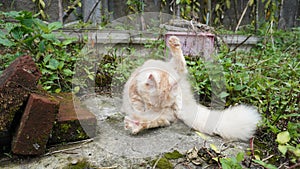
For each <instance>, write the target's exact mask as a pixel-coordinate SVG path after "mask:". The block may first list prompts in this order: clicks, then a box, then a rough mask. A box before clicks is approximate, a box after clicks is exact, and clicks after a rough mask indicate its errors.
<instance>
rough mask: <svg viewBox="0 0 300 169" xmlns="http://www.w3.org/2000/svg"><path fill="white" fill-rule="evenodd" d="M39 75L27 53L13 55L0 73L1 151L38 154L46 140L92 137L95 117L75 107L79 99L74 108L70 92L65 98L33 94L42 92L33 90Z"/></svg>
mask: <svg viewBox="0 0 300 169" xmlns="http://www.w3.org/2000/svg"><path fill="white" fill-rule="evenodd" d="M40 76H41V73H40V71H39V70H38V68H37V67H36V65H35V63H34V61H33V60H32V58H31V57H29V56H22V57H19V58H17V59H16V60H15V61H14V62H13V63H12V64H11V65H10V66H9V67H8V68H7V69H5V70H4V71H3V74H2V75H1V76H0V149H1V150H6V151H7V150H8V149H9V150H12V152H13V153H15V154H19V155H41V154H43V153H45V151H46V146H47V143H50V144H58V143H62V142H70V141H76V140H82V139H86V138H89V137H94V135H95V130H96V118H95V116H94V115H93V114H92V113H90V112H89V111H88V110H87V109H85V108H83V107H81V106H79V107H78V105H80V103H79V102H76V104H77V108H75V107H74V103H73V101H72V94H66V97H65V98H64V96H63V97H61V96H59V97H57V96H56V97H54V96H49V95H48V94H46V93H44V94H36V93H43V92H37V86H36V85H37V82H38V80H39V78H40ZM66 126H68V127H69V128H66ZM53 127H54V128H53ZM52 129H53V131H52ZM50 135H51V137H50Z"/></svg>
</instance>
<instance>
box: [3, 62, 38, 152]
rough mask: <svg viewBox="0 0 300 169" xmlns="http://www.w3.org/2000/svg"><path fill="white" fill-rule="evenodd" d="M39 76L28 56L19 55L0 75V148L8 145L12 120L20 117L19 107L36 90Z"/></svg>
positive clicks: (12, 125)
mask: <svg viewBox="0 0 300 169" xmlns="http://www.w3.org/2000/svg"><path fill="white" fill-rule="evenodd" d="M40 77H41V72H40V71H39V70H38V67H37V66H36V64H35V62H34V61H33V59H32V58H31V57H30V56H21V57H18V58H17V59H16V60H15V61H13V62H12V63H11V64H10V65H9V66H8V67H7V68H6V69H5V70H4V71H3V72H2V74H1V76H0V149H1V150H2V149H7V148H6V147H7V146H8V145H10V141H11V135H10V133H11V132H12V131H13V130H14V126H15V124H13V123H14V122H18V119H17V118H18V117H21V115H22V111H20V109H21V108H22V106H23V105H24V103H25V102H26V101H27V99H28V96H29V93H31V92H32V91H34V90H36V84H37V82H38V80H39V78H40Z"/></svg>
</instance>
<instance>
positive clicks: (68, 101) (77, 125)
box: [48, 93, 97, 145]
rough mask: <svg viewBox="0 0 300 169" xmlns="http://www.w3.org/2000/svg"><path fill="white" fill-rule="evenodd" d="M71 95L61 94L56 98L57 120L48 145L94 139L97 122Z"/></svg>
mask: <svg viewBox="0 0 300 169" xmlns="http://www.w3.org/2000/svg"><path fill="white" fill-rule="evenodd" d="M73 97H75V96H72V93H61V94H60V95H59V96H57V98H56V99H57V100H58V101H59V102H60V106H59V112H58V114H57V120H56V121H55V124H54V127H53V130H52V134H51V137H50V138H49V142H48V144H50V145H53V144H59V143H64V142H72V141H79V140H84V139H87V138H92V137H95V134H96V126H97V120H96V117H95V115H94V114H93V113H91V112H90V111H89V110H88V109H87V108H85V107H84V106H82V105H81V103H80V101H79V100H78V99H76V98H74V99H73Z"/></svg>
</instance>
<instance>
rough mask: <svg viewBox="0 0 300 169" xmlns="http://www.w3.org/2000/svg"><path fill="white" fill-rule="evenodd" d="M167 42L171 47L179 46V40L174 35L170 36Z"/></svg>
mask: <svg viewBox="0 0 300 169" xmlns="http://www.w3.org/2000/svg"><path fill="white" fill-rule="evenodd" d="M168 43H169V46H170V47H171V48H180V40H179V39H178V38H177V37H176V36H171V37H170V38H169V42H168Z"/></svg>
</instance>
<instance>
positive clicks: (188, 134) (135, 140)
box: [0, 96, 247, 169]
mask: <svg viewBox="0 0 300 169" xmlns="http://www.w3.org/2000/svg"><path fill="white" fill-rule="evenodd" d="M83 103H84V104H85V105H86V106H87V107H88V108H89V110H90V111H91V112H93V113H94V115H95V116H96V117H97V134H96V137H95V138H94V139H93V141H92V142H84V143H81V144H75V145H72V146H65V147H59V150H57V149H55V150H53V151H52V153H53V154H51V151H50V154H48V155H46V156H44V157H42V158H36V159H34V160H30V162H28V161H20V162H19V163H15V164H10V163H9V162H6V163H3V164H2V165H1V164H0V166H1V167H3V168H18V167H19V166H21V165H22V167H24V168H45V169H52V168H62V167H63V166H65V165H67V164H69V163H76V161H79V160H81V159H86V160H87V161H89V162H91V163H92V164H93V165H95V166H97V167H100V166H101V167H111V168H120V169H121V168H122V169H123V168H147V167H150V168H151V167H152V166H151V161H153V160H155V159H157V158H159V157H161V156H162V154H164V153H166V152H171V151H173V150H178V151H179V152H180V153H182V154H184V153H185V152H186V151H187V150H190V149H192V148H194V147H198V149H199V147H203V146H204V147H209V146H210V144H214V145H215V146H216V147H218V148H219V149H225V147H227V148H226V150H224V151H223V152H222V153H223V154H226V155H228V156H233V155H235V154H236V153H237V152H240V151H243V150H245V149H246V147H247V143H242V142H234V143H232V142H226V140H223V139H221V138H219V137H210V136H205V138H203V137H201V136H199V135H198V134H197V133H196V132H195V131H193V130H191V129H190V128H189V127H187V126H186V125H184V124H183V123H181V122H176V123H174V124H172V125H171V126H169V127H165V128H157V129H152V130H147V131H145V132H143V133H140V134H139V135H136V136H134V135H130V134H129V133H128V132H127V131H125V130H124V129H123V118H124V116H123V115H122V114H121V113H120V112H119V107H120V103H121V99H120V98H109V97H104V96H96V97H92V98H89V99H87V100H85V101H83ZM225 143H226V144H225ZM176 163H178V161H177V162H176ZM189 166H190V168H197V167H196V166H194V165H192V164H189ZM101 167H100V168H101ZM176 168H186V166H183V165H180V164H178V165H177V166H176Z"/></svg>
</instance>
